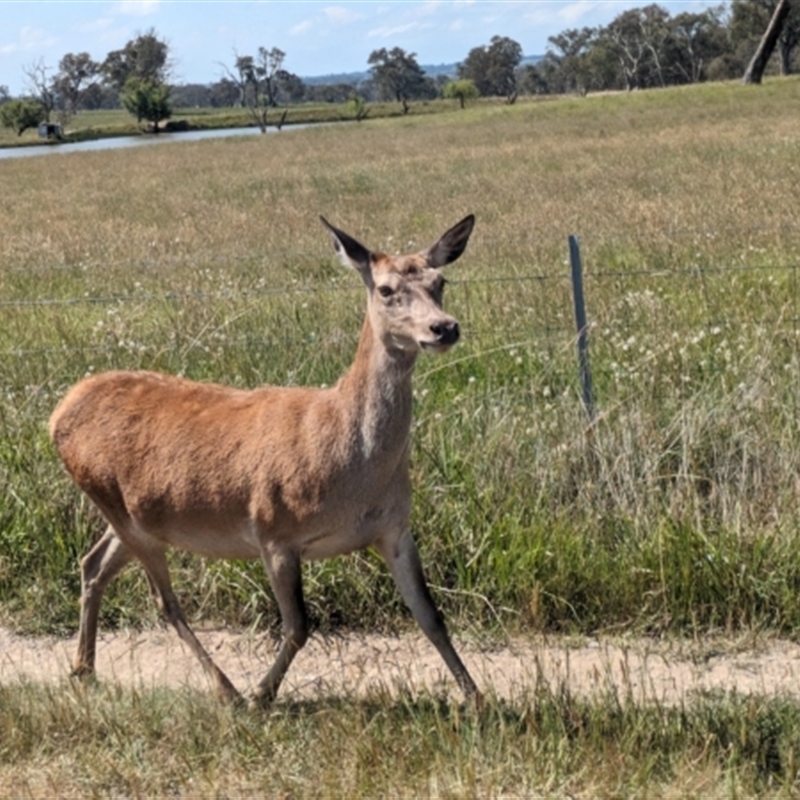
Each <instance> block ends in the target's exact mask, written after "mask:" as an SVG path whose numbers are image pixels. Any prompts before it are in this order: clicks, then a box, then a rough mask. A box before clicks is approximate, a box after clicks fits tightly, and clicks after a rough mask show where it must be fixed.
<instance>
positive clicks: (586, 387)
mask: <svg viewBox="0 0 800 800" xmlns="http://www.w3.org/2000/svg"><path fill="white" fill-rule="evenodd" d="M569 262H570V266H571V268H572V298H573V301H574V306H575V326H576V328H577V330H578V369H579V371H580V377H581V394H582V397H583V405H584V408H585V409H586V413H587V414H588V415H589V419H590V420H591V421H594V396H593V394H592V371H591V369H590V367H589V339H588V326H587V324H586V304H585V303H584V299H583V267H582V266H581V251H580V247H579V245H578V237H577V236H573V235H571V236H570V237H569Z"/></svg>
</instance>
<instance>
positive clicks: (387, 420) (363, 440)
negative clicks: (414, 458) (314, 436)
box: [340, 317, 417, 459]
mask: <svg viewBox="0 0 800 800" xmlns="http://www.w3.org/2000/svg"><path fill="white" fill-rule="evenodd" d="M416 360H417V355H416V353H409V352H406V351H404V350H400V349H397V348H391V347H388V346H387V345H386V343H384V342H383V341H381V339H380V337H379V336H377V335H376V333H375V331H374V329H373V327H372V324H371V322H370V320H369V317H367V318H366V319H365V320H364V325H363V327H362V329H361V338H360V339H359V342H358V348H357V350H356V357H355V360H354V362H353V364H352V366H351V367H350V369H349V370H348V371H347V373H346V374H345V376H344V377H343V378H342V380H341V381H340V390H341V391H343V392H345V393H347V394H348V404H349V405H350V408H351V409H352V410H353V415H352V417H351V419H352V421H353V425H354V428H355V429H356V430H357V437H358V439H359V440H360V446H361V448H362V450H363V453H364V455H365V457H366V458H368V459H369V458H371V457H373V456H374V457H381V456H383V455H390V454H391V453H392V452H394V451H396V450H397V449H398V448H400V449H403V450H405V448H406V446H407V444H408V439H409V434H410V431H411V407H412V389H411V376H412V373H413V372H414V365H415V363H416Z"/></svg>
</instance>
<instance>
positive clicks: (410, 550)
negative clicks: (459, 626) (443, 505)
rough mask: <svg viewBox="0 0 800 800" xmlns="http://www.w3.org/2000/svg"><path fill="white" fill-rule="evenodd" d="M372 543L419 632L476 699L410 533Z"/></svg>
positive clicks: (479, 695) (466, 694)
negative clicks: (382, 559)
mask: <svg viewBox="0 0 800 800" xmlns="http://www.w3.org/2000/svg"><path fill="white" fill-rule="evenodd" d="M375 546H376V548H377V549H378V552H380V554H381V555H382V556H383V557H384V559H385V560H386V564H387V565H388V567H389V571H390V572H391V574H392V578H393V579H394V582H395V584H396V585H397V589H398V591H399V592H400V595H401V596H402V598H403V600H404V601H405V603H406V605H407V606H408V607H409V609H411V613H412V614H413V615H414V619H415V620H416V621H417V623H418V624H419V626H420V628H422V632H423V633H424V634H425V635H426V636H427V637H428V639H430V641H431V642H432V643H433V645H434V647H436V649H437V650H438V651H439V654H440V655H441V656H442V658H443V659H444V662H445V664H447V666H448V668H449V669H450V672H452V673H453V677H454V678H455V679H456V682H457V683H458V685H459V686H460V687H461V690H462V691H463V692H464V694H465V696H466V697H467V698H468V699H470V700H473V701H475V702H476V703H480V700H481V694H480V692H479V691H478V687H477V686H476V685H475V681H473V680H472V677H471V676H470V674H469V672H468V671H467V668H466V667H465V666H464V662H463V661H462V660H461V659H460V658H459V655H458V653H456V651H455V648H454V647H453V643H452V642H451V641H450V636H449V635H448V633H447V626H446V625H445V622H444V618H443V617H442V615H441V614H440V613H439V609H438V608H436V605H435V603H434V602H433V598H432V597H431V594H430V591H429V590H428V584H427V582H426V580H425V574H424V572H423V569H422V562H421V561H420V557H419V552H418V551H417V546H416V544H415V543H414V539H413V538H412V536H411V533H410V532H408V531H406V532H404V533H402V534H401V535H400V537H399V538H395V537H388V538H387V539H384V540H380V541H378V542H376V543H375Z"/></svg>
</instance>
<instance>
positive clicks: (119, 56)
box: [100, 28, 172, 93]
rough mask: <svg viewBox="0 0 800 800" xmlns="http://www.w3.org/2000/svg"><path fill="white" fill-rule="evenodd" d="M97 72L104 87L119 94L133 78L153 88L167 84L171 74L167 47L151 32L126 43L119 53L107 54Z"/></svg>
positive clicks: (153, 31) (151, 30)
mask: <svg viewBox="0 0 800 800" xmlns="http://www.w3.org/2000/svg"><path fill="white" fill-rule="evenodd" d="M100 69H101V70H102V73H103V75H104V76H105V80H106V83H108V84H109V85H110V86H113V87H114V88H115V89H116V90H117V91H118V92H120V93H122V91H123V90H124V89H125V85H126V84H127V82H128V79H129V78H133V77H135V78H138V79H139V80H140V81H146V82H148V83H150V84H154V85H155V84H161V83H167V81H168V79H169V75H170V72H171V70H172V64H171V62H170V59H169V45H168V44H167V43H166V42H164V41H162V40H161V39H159V38H158V36H157V35H156V32H155V30H153V28H151V29H150V30H149V31H147V33H144V34H141V35H139V36H138V37H137V38H136V39H132V40H131V41H129V42H128V43H127V44H126V45H125V47H124V48H122V50H113V51H112V52H110V53H109V54H108V55H107V56H106V59H105V61H104V62H103V63H102V65H101V67H100Z"/></svg>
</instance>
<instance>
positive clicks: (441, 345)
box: [421, 320, 461, 353]
mask: <svg viewBox="0 0 800 800" xmlns="http://www.w3.org/2000/svg"><path fill="white" fill-rule="evenodd" d="M431 333H432V334H434V336H435V337H436V338H435V339H433V340H431V341H425V342H421V346H422V348H423V349H424V350H429V351H432V352H438V353H444V352H446V351H447V350H449V349H450V348H451V347H452V346H453V345H454V344H455V343H456V342H457V341H458V339H459V337H460V336H461V331H460V330H459V328H458V323H457V322H456V321H455V320H452V321H448V322H437V323H436V324H434V325H431Z"/></svg>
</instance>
